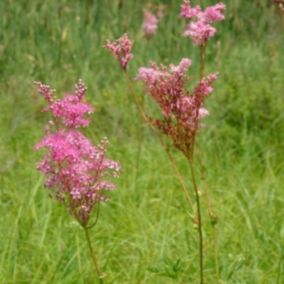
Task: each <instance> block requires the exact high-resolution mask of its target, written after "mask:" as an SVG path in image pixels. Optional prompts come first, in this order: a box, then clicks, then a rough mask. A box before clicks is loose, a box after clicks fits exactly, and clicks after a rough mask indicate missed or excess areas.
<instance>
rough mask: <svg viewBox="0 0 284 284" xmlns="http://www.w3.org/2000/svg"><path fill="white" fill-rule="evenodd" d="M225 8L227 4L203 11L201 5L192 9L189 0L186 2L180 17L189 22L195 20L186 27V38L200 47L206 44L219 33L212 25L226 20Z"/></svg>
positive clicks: (210, 7)
mask: <svg viewBox="0 0 284 284" xmlns="http://www.w3.org/2000/svg"><path fill="white" fill-rule="evenodd" d="M225 8H226V6H225V4H223V3H218V4H215V5H213V6H209V7H207V8H206V9H205V10H204V11H202V10H201V8H200V6H199V5H197V6H195V7H192V6H191V4H190V1H189V0H184V2H183V4H182V5H181V11H180V15H181V16H182V17H183V18H185V19H187V20H191V19H192V18H195V21H193V22H190V23H189V24H188V25H187V26H186V29H185V32H184V36H186V37H190V38H191V39H192V41H193V43H194V44H195V45H198V46H200V45H203V44H204V43H206V42H207V41H208V39H209V38H211V37H213V36H214V35H215V33H216V32H217V30H216V28H214V27H213V26H212V24H213V23H214V22H218V21H222V20H224V18H225V17H224V14H223V13H224V11H225Z"/></svg>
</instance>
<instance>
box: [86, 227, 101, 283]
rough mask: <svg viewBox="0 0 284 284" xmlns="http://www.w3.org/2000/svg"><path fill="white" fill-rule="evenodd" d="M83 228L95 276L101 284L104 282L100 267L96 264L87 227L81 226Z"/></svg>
mask: <svg viewBox="0 0 284 284" xmlns="http://www.w3.org/2000/svg"><path fill="white" fill-rule="evenodd" d="M83 228H84V231H85V235H86V239H87V243H88V247H89V251H90V255H91V258H92V260H93V263H94V267H95V270H96V273H97V276H98V279H99V283H100V284H103V283H104V280H103V277H104V275H103V273H102V272H101V271H100V268H99V265H98V261H97V258H96V255H95V252H94V249H93V246H92V243H91V239H90V235H89V229H88V228H86V227H83Z"/></svg>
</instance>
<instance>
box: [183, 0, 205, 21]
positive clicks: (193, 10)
mask: <svg viewBox="0 0 284 284" xmlns="http://www.w3.org/2000/svg"><path fill="white" fill-rule="evenodd" d="M200 12H201V8H200V6H199V5H197V6H195V7H191V6H190V1H188V0H184V1H183V4H181V10H180V15H181V16H182V17H184V18H186V19H191V18H193V17H196V16H197V15H198V14H199V13H200Z"/></svg>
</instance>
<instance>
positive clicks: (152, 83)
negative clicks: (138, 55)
mask: <svg viewBox="0 0 284 284" xmlns="http://www.w3.org/2000/svg"><path fill="white" fill-rule="evenodd" d="M190 66H191V60H190V59H188V58H183V59H182V60H181V62H180V63H179V64H178V65H170V66H169V67H166V66H163V65H161V66H160V67H158V66H157V65H156V64H154V63H153V64H152V66H151V67H150V68H146V67H142V68H140V69H139V70H138V75H137V77H136V79H137V80H139V81H143V82H144V83H145V86H146V88H147V90H148V92H149V93H150V95H151V96H152V97H153V99H154V100H155V101H156V102H157V103H158V105H159V106H160V108H161V110H162V112H163V114H164V115H166V116H168V115H170V113H171V109H172V107H173V104H175V100H176V99H178V98H179V97H180V96H181V95H183V92H184V85H185V81H186V72H187V70H188V68H189V67H190Z"/></svg>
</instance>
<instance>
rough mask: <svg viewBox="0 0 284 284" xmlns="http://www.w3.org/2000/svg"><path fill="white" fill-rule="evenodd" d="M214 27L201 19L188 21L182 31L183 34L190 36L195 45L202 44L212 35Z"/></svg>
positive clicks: (214, 31) (214, 30)
mask: <svg viewBox="0 0 284 284" xmlns="http://www.w3.org/2000/svg"><path fill="white" fill-rule="evenodd" d="M215 33H216V29H215V28H214V27H212V26H211V25H209V24H206V23H205V22H203V21H197V22H192V23H189V24H188V25H187V27H186V29H185V32H184V33H183V35H184V36H186V37H190V38H191V39H192V41H193V43H194V44H195V45H202V44H204V43H205V42H207V41H208V39H209V38H210V37H213V36H214V35H215Z"/></svg>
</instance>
